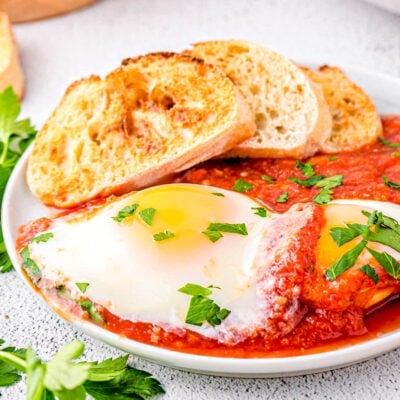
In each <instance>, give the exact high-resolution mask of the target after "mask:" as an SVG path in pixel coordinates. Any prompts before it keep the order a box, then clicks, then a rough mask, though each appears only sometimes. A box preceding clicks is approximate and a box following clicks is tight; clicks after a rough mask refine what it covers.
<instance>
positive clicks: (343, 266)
mask: <svg viewBox="0 0 400 400" xmlns="http://www.w3.org/2000/svg"><path fill="white" fill-rule="evenodd" d="M366 245H367V241H366V240H362V241H361V242H359V243H358V244H357V245H356V246H354V247H353V248H352V249H351V250H349V251H347V252H346V253H344V254H343V255H342V256H341V257H340V258H339V259H338V260H337V261H335V262H334V263H333V264H332V266H331V267H330V268H329V269H328V270H327V271H326V274H325V276H326V278H327V279H329V280H330V281H333V280H334V279H336V278H337V277H338V276H339V275H341V274H342V273H343V272H345V271H346V270H348V269H349V268H351V267H352V266H353V265H354V264H355V262H356V260H357V258H358V256H359V255H360V254H361V252H362V251H363V250H364V249H365V247H366Z"/></svg>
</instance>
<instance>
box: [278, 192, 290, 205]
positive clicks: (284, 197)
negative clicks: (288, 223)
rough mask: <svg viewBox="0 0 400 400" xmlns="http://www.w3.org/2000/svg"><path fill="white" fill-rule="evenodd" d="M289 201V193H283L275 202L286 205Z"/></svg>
mask: <svg viewBox="0 0 400 400" xmlns="http://www.w3.org/2000/svg"><path fill="white" fill-rule="evenodd" d="M288 200H289V193H288V192H283V193H281V194H280V195H279V196H278V197H277V198H276V200H275V201H276V202H277V203H286V202H287V201H288Z"/></svg>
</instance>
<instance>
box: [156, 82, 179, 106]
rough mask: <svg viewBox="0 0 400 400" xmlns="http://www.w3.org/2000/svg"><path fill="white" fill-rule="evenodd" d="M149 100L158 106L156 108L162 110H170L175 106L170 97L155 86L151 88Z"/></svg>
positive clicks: (162, 89)
mask: <svg viewBox="0 0 400 400" xmlns="http://www.w3.org/2000/svg"><path fill="white" fill-rule="evenodd" d="M150 98H151V100H152V101H153V102H154V103H155V104H156V105H158V107H160V108H161V109H163V110H170V109H171V108H172V107H173V106H174V105H175V101H174V99H173V98H172V96H171V95H170V94H168V93H167V91H166V90H165V89H164V88H162V87H160V86H159V85H156V86H155V87H154V88H153V90H152V91H151V94H150Z"/></svg>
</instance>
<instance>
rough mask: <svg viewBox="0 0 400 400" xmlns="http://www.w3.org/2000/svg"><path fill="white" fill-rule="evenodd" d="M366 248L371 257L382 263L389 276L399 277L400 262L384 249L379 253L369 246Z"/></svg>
mask: <svg viewBox="0 0 400 400" xmlns="http://www.w3.org/2000/svg"><path fill="white" fill-rule="evenodd" d="M367 250H368V251H369V253H370V254H371V255H372V257H374V258H375V260H376V261H378V263H379V264H380V265H382V267H383V269H384V270H385V271H386V272H387V273H388V274H389V275H390V276H392V277H393V278H395V279H400V264H399V263H398V262H397V260H396V259H395V258H394V257H393V256H391V255H390V254H389V253H387V252H386V251H383V252H382V253H379V252H378V251H375V250H373V249H370V248H369V247H367Z"/></svg>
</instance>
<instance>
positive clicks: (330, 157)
mask: <svg viewBox="0 0 400 400" xmlns="http://www.w3.org/2000/svg"><path fill="white" fill-rule="evenodd" d="M338 158H339V157H338V156H329V157H328V161H336V160H337V159H338Z"/></svg>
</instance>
